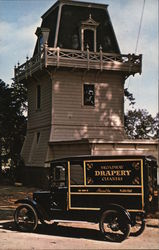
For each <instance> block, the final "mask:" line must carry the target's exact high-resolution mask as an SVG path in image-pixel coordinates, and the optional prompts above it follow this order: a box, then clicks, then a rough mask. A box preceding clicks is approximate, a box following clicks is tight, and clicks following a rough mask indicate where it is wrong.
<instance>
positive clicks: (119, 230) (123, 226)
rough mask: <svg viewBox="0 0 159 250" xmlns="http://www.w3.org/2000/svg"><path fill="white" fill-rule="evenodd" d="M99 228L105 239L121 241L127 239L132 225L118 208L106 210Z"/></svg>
mask: <svg viewBox="0 0 159 250" xmlns="http://www.w3.org/2000/svg"><path fill="white" fill-rule="evenodd" d="M99 228H100V231H101V233H102V234H103V235H104V237H105V239H107V240H109V241H113V242H121V241H123V240H125V239H126V238H127V237H128V236H129V233H130V225H129V224H128V223H127V222H126V221H125V220H124V219H123V218H121V215H120V213H119V212H117V211H116V210H107V211H104V212H103V214H102V216H101V219H100V222H99Z"/></svg>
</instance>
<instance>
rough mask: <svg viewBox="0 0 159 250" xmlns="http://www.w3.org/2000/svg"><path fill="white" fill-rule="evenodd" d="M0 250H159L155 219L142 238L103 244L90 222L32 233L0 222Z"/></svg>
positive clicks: (95, 226)
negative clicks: (17, 229)
mask: <svg viewBox="0 0 159 250" xmlns="http://www.w3.org/2000/svg"><path fill="white" fill-rule="evenodd" d="M0 249H2V250H10V249H11V250H22V249H27V250H33V249H37V250H42V249H91V250H93V249H159V227H158V222H157V221H156V220H153V221H152V220H149V221H148V222H147V227H146V229H145V231H144V233H143V234H142V235H140V236H138V237H135V238H134V237H130V236H129V238H128V239H126V240H125V241H123V242H122V243H110V242H106V241H103V240H102V239H101V236H100V233H99V230H98V226H97V225H94V224H90V223H82V224H81V223H80V224H78V223H76V224H75V223H60V224H59V226H57V228H56V229H55V228H54V227H52V226H47V227H44V226H42V225H41V224H39V226H38V230H37V232H36V233H20V232H17V231H16V229H15V227H14V224H13V222H11V221H1V222H0Z"/></svg>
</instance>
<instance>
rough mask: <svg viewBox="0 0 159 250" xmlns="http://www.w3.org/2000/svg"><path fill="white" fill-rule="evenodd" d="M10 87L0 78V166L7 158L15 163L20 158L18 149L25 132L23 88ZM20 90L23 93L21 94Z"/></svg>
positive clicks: (14, 85)
mask: <svg viewBox="0 0 159 250" xmlns="http://www.w3.org/2000/svg"><path fill="white" fill-rule="evenodd" d="M19 87H20V86H18V84H12V86H11V87H9V86H8V85H6V84H5V83H4V82H3V81H2V80H0V167H1V166H2V163H4V164H6V163H7V162H8V161H9V160H11V161H12V162H14V164H15V165H16V164H17V162H18V161H19V160H20V151H21V147H22V144H23V141H24V136H25V134H26V117H25V116H24V115H23V111H24V110H25V109H26V104H25V103H26V93H25V90H22V89H18V88H19ZM22 92H24V93H25V95H24V93H23V95H22Z"/></svg>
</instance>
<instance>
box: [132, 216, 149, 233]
mask: <svg viewBox="0 0 159 250" xmlns="http://www.w3.org/2000/svg"><path fill="white" fill-rule="evenodd" d="M135 222H136V223H135V225H134V226H133V227H132V228H131V233H130V236H134V237H135V236H139V235H140V234H142V232H143V231H144V229H145V226H146V223H145V220H144V218H141V217H140V216H137V217H136V221H135Z"/></svg>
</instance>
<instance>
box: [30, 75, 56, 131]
mask: <svg viewBox="0 0 159 250" xmlns="http://www.w3.org/2000/svg"><path fill="white" fill-rule="evenodd" d="M37 85H40V86H41V107H40V109H39V110H38V109H37V107H36V88H37ZM51 93H52V83H51V80H50V78H48V77H46V75H44V77H41V78H40V80H39V81H32V82H30V83H29V84H28V101H29V107H28V129H33V128H37V127H43V126H48V125H50V123H51V107H52V96H51Z"/></svg>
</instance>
